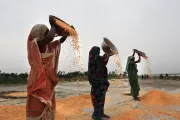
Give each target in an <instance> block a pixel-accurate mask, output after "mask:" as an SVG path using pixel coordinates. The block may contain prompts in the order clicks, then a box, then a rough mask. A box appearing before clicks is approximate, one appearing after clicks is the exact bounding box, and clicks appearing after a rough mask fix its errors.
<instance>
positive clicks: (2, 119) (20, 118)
mask: <svg viewBox="0 0 180 120" xmlns="http://www.w3.org/2000/svg"><path fill="white" fill-rule="evenodd" d="M91 107H92V104H91V98H90V95H80V96H73V97H70V98H64V99H60V100H57V101H56V120H66V119H71V120H73V119H75V120H77V118H79V116H80V117H81V118H83V114H84V112H83V111H82V108H91ZM0 113H1V114H0V120H25V119H26V117H25V116H26V111H25V106H22V105H13V106H10V105H6V106H0ZM78 120H84V119H78Z"/></svg>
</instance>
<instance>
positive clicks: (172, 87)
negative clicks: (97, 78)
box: [0, 79, 180, 120]
mask: <svg viewBox="0 0 180 120" xmlns="http://www.w3.org/2000/svg"><path fill="white" fill-rule="evenodd" d="M139 83H140V87H141V91H140V97H141V101H134V100H133V99H132V97H131V96H129V95H128V93H129V91H130V87H129V84H128V81H127V80H125V79H115V80H111V86H110V88H109V90H108V92H107V100H106V104H105V112H106V114H108V115H110V116H111V120H180V87H179V86H180V81H176V80H152V79H151V80H139ZM0 91H1V92H2V91H4V92H6V91H26V85H8V86H5V85H0ZM89 93H90V85H89V84H88V82H79V83H77V82H71V83H59V85H58V86H57V87H56V98H57V101H56V104H57V111H56V120H92V119H91V114H92V112H93V109H92V105H91V99H90V95H89ZM5 95H6V96H20V97H23V96H25V93H24V92H22V94H20V93H9V94H5ZM25 103H26V99H25V98H16V99H14V98H9V99H7V98H3V97H1V98H0V113H1V114H0V120H25V119H26V118H25V116H26V114H25ZM104 120H105V119H104Z"/></svg>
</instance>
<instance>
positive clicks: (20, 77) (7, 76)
mask: <svg viewBox="0 0 180 120" xmlns="http://www.w3.org/2000/svg"><path fill="white" fill-rule="evenodd" d="M57 76H58V77H59V78H60V80H63V81H77V80H79V81H87V80H88V77H87V76H88V72H87V71H86V72H84V73H81V72H79V71H75V72H69V73H65V72H64V71H59V72H58V74H57ZM27 78H28V73H20V74H17V73H4V72H3V73H2V72H1V71H0V84H25V83H27ZM114 78H117V75H116V72H115V71H112V72H109V79H114Z"/></svg>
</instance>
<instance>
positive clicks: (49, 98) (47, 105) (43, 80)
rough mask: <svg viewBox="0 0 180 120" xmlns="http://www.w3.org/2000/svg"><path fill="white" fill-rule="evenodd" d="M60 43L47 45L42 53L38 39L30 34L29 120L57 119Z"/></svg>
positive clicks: (55, 42)
mask: <svg viewBox="0 0 180 120" xmlns="http://www.w3.org/2000/svg"><path fill="white" fill-rule="evenodd" d="M60 47H61V44H60V41H59V40H56V41H53V42H51V43H49V44H47V45H46V52H45V53H40V51H39V48H38V45H37V38H33V37H32V34H31V33H30V35H29V37H28V42H27V50H28V61H29V65H30V67H31V70H30V73H29V76H28V83H27V92H28V95H27V103H26V113H27V120H54V119H55V108H56V104H55V92H54V88H55V86H56V85H57V84H58V81H59V79H58V77H57V75H56V74H57V68H58V60H59V54H60Z"/></svg>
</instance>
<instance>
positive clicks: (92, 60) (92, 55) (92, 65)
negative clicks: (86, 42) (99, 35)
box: [88, 46, 100, 84]
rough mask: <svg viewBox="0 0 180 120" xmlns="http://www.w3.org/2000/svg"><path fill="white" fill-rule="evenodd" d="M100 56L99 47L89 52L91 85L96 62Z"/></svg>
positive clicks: (89, 78) (94, 47)
mask: <svg viewBox="0 0 180 120" xmlns="http://www.w3.org/2000/svg"><path fill="white" fill-rule="evenodd" d="M99 54H100V48H99V47H97V46H93V47H92V48H91V50H90V51H89V63H88V80H89V82H90V84H91V80H92V75H93V74H95V72H96V71H95V70H96V68H95V66H96V61H97V60H98V57H99Z"/></svg>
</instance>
